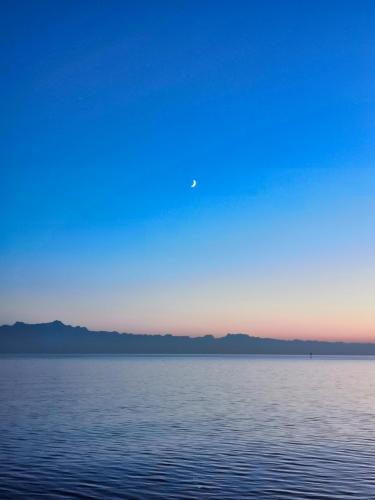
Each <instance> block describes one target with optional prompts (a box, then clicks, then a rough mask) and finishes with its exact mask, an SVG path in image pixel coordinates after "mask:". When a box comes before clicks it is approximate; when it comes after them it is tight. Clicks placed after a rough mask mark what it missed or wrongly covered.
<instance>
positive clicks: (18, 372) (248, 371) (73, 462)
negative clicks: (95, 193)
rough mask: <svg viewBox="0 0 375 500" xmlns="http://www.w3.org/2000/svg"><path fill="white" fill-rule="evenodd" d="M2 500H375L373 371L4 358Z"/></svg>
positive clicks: (367, 367) (318, 365)
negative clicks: (187, 499) (211, 499)
mask: <svg viewBox="0 0 375 500" xmlns="http://www.w3.org/2000/svg"><path fill="white" fill-rule="evenodd" d="M0 402H1V404H0V497H1V498H27V499H33V498H40V497H42V496H44V498H103V499H111V498H126V499H131V498H163V499H168V498H173V499H175V498H178V499H179V498H215V499H217V498H228V499H233V498H257V499H262V498H275V499H284V498H294V499H303V498H316V499H325V498H326V499H329V498H334V499H345V498H348V499H359V498H362V499H366V500H367V499H371V498H375V359H363V358H361V359H354V358H353V359H348V358H330V359H329V358H319V359H312V360H310V359H304V358H290V357H269V358H267V357H251V356H244V357H219V356H218V357H216V356H215V357H214V356H213V357H162V356H160V357H44V358H43V357H40V358H37V357H33V358H27V357H24V358H22V357H19V358H16V357H1V358H0Z"/></svg>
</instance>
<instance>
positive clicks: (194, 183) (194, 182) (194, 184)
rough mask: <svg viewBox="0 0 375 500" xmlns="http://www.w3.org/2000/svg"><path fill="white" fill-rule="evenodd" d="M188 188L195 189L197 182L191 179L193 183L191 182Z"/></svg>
mask: <svg viewBox="0 0 375 500" xmlns="http://www.w3.org/2000/svg"><path fill="white" fill-rule="evenodd" d="M190 187H192V188H195V187H197V181H196V180H195V179H193V182H192V184H191V186H190Z"/></svg>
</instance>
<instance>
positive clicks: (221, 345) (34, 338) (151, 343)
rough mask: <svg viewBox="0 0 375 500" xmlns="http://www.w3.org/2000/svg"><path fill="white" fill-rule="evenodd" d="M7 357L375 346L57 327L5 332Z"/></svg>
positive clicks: (371, 350) (359, 351)
mask: <svg viewBox="0 0 375 500" xmlns="http://www.w3.org/2000/svg"><path fill="white" fill-rule="evenodd" d="M0 353H3V354H11V353H13V354H32V353H34V354H309V353H313V354H331V355H335V354H337V355H339V354H350V355H375V343H347V342H323V341H314V340H307V341H306V340H279V339H271V338H260V337H252V336H249V335H244V334H228V335H226V336H225V337H219V338H216V337H213V336H212V335H205V336H203V337H180V336H175V335H139V334H130V333H118V332H105V331H89V330H88V329H87V328H84V327H80V326H76V327H73V326H69V325H64V323H62V322H61V321H53V322H52V323H40V324H27V323H21V322H17V323H15V324H14V325H11V326H10V325H4V326H1V327H0Z"/></svg>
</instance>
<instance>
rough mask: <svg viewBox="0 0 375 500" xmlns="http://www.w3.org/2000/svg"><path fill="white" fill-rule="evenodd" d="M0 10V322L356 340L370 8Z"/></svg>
mask: <svg viewBox="0 0 375 500" xmlns="http://www.w3.org/2000/svg"><path fill="white" fill-rule="evenodd" d="M1 10H2V18H3V19H4V25H3V28H2V33H1V64H2V73H3V75H5V78H2V81H1V83H0V89H1V96H2V106H3V110H4V111H3V113H2V120H1V132H2V137H3V148H2V153H1V155H2V160H1V163H2V168H1V188H0V189H1V192H0V194H1V199H2V202H1V205H2V210H1V214H2V215H1V221H0V223H1V234H2V237H1V242H0V271H1V274H2V276H3V279H2V284H0V297H1V304H2V305H1V306H0V322H2V323H4V322H13V321H15V320H24V321H49V320H52V319H56V318H57V319H61V320H63V321H66V322H70V323H73V324H85V325H87V326H90V327H92V328H108V329H111V328H116V329H119V330H128V331H129V330H131V331H135V332H137V331H139V332H143V331H162V332H166V331H169V332H172V333H191V334H194V335H195V334H200V333H213V334H219V335H220V334H224V333H225V332H227V331H246V332H249V333H254V334H259V335H260V334H261V335H266V334H270V335H271V334H272V335H275V336H294V337H306V336H310V337H311V336H315V337H319V338H320V337H322V338H354V337H355V338H359V339H368V338H371V339H374V340H375V337H374V335H375V314H374V313H373V312H372V309H373V308H372V306H371V302H373V300H372V299H373V298H374V296H375V295H374V294H375V285H374V278H375V265H374V255H375V237H374V229H373V228H374V224H373V219H374V205H375V202H374V188H375V172H374V148H373V144H374V88H375V86H374V42H375V40H374V38H375V35H374V29H373V27H374V25H375V24H374V21H375V8H374V5H373V2H370V1H361V2H354V1H341V2H338V1H337V2H336V1H328V2H320V1H314V2H312V1H306V2H297V1H285V2H276V1H268V2H267V1H266V2H260V1H259V2H255V1H253V2H251V1H246V2H245V1H244V2H241V1H238V2H209V1H206V2H196V1H193V2H184V1H182V2H168V1H161V2H126V1H121V2H116V1H113V0H111V1H108V2H99V1H97V2H95V1H92V2H90V3H87V2H85V1H74V2H73V1H72V2H70V1H61V2H60V1H56V2H48V1H33V2H23V1H17V2H13V1H12V2H3V3H2V7H1ZM193 178H196V179H197V180H198V187H197V189H195V190H192V189H190V187H189V186H190V183H191V180H192V179H193Z"/></svg>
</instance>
